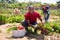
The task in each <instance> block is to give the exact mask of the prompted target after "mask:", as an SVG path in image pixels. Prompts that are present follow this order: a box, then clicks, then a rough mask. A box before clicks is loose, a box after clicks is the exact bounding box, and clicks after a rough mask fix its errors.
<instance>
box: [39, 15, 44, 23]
mask: <svg viewBox="0 0 60 40" xmlns="http://www.w3.org/2000/svg"><path fill="white" fill-rule="evenodd" d="M38 18H39V20H40V21H41V23H42V24H43V21H42V18H41V15H40V14H38Z"/></svg>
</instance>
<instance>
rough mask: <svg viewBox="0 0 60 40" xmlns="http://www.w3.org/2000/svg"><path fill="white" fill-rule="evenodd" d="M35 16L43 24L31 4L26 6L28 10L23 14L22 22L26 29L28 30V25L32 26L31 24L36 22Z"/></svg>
mask: <svg viewBox="0 0 60 40" xmlns="http://www.w3.org/2000/svg"><path fill="white" fill-rule="evenodd" d="M37 18H39V20H40V21H41V23H42V24H43V22H42V18H41V15H39V13H37V12H35V11H34V7H33V6H30V7H29V8H28V12H27V13H26V14H25V21H24V22H22V25H23V26H24V27H25V29H26V31H28V26H31V27H33V25H36V24H37Z"/></svg>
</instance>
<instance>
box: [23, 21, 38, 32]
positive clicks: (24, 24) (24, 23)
mask: <svg viewBox="0 0 60 40" xmlns="http://www.w3.org/2000/svg"><path fill="white" fill-rule="evenodd" d="M30 24H32V25H36V24H37V22H34V23H30ZM22 25H23V26H24V27H25V29H26V31H27V32H28V26H29V25H28V23H27V21H23V22H22Z"/></svg>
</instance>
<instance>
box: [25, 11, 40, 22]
mask: <svg viewBox="0 0 60 40" xmlns="http://www.w3.org/2000/svg"><path fill="white" fill-rule="evenodd" d="M37 18H39V19H40V18H41V16H40V14H39V13H37V12H33V13H32V14H30V12H27V13H26V14H25V20H29V21H30V23H33V22H36V21H37Z"/></svg>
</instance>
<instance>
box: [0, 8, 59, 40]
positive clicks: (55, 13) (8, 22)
mask: <svg viewBox="0 0 60 40" xmlns="http://www.w3.org/2000/svg"><path fill="white" fill-rule="evenodd" d="M35 11H37V12H38V13H40V15H41V16H42V19H43V21H44V15H43V12H42V10H35ZM26 12H27V10H23V11H21V15H17V16H15V15H14V13H13V9H4V8H1V9H0V16H2V18H1V19H2V20H1V19H0V40H43V39H45V38H47V37H49V35H47V36H46V35H42V36H41V35H40V36H36V37H35V36H34V35H32V34H30V35H31V36H30V35H29V36H25V37H23V38H11V37H10V34H8V33H6V30H7V28H9V27H11V26H12V25H19V23H20V22H21V21H22V20H24V14H25V13H26ZM17 18H18V19H17ZM38 22H39V20H38ZM49 22H55V23H58V24H59V25H60V9H55V10H50V18H49ZM53 36H59V38H57V37H56V38H57V39H58V40H59V39H60V34H58V33H54V34H53V35H52V36H51V39H52V38H53V39H55V38H54V37H53ZM57 39H56V40H57ZM45 40H46V39H45Z"/></svg>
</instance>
